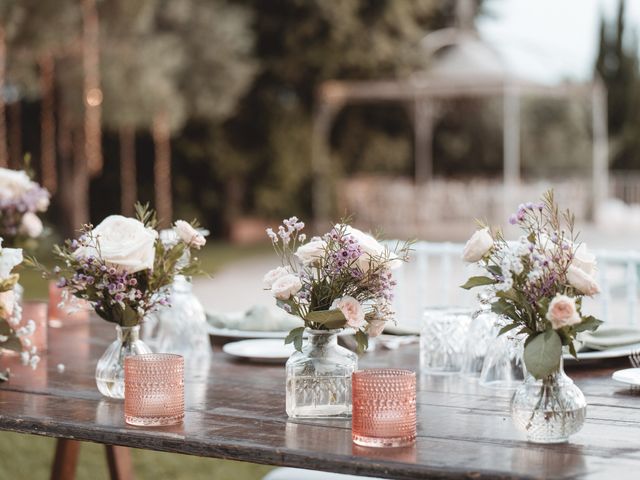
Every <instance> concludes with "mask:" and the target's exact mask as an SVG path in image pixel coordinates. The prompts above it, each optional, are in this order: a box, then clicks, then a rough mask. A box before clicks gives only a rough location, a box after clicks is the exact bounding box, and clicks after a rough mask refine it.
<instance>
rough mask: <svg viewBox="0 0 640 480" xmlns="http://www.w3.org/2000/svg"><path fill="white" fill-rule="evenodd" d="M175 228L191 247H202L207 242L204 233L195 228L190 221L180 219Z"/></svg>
mask: <svg viewBox="0 0 640 480" xmlns="http://www.w3.org/2000/svg"><path fill="white" fill-rule="evenodd" d="M175 230H176V233H177V234H178V236H179V237H180V238H181V239H182V241H183V242H184V243H186V244H187V245H189V246H190V247H193V248H197V249H200V248H202V247H204V246H205V244H206V243H207V240H206V239H205V238H204V235H202V234H201V233H200V232H198V231H197V230H196V229H195V228H193V227H192V226H191V224H190V223H189V222H185V221H184V220H178V221H177V222H176V225H175Z"/></svg>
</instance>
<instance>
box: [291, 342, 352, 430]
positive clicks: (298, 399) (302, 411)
mask: <svg viewBox="0 0 640 480" xmlns="http://www.w3.org/2000/svg"><path fill="white" fill-rule="evenodd" d="M339 332H340V330H307V334H308V337H307V340H306V343H305V345H304V346H303V347H302V352H297V351H296V352H294V353H293V354H292V355H291V357H289V360H287V366H286V369H287V387H286V388H287V414H288V415H289V417H292V418H350V417H351V375H352V374H353V372H354V371H355V370H356V368H357V365H358V357H357V356H356V354H355V353H353V352H352V351H350V350H347V349H346V348H343V347H341V346H339V345H338V333H339Z"/></svg>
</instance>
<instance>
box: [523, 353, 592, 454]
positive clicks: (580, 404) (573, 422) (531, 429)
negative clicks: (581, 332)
mask: <svg viewBox="0 0 640 480" xmlns="http://www.w3.org/2000/svg"><path fill="white" fill-rule="evenodd" d="M586 414H587V402H586V400H585V398H584V395H583V394H582V391H580V389H579V388H578V387H577V385H576V384H575V383H573V380H571V379H570V378H569V377H568V376H567V375H566V374H565V373H564V365H563V362H562V359H561V360H560V367H559V368H558V370H557V371H556V372H554V373H553V374H551V375H549V376H548V377H546V378H544V379H542V380H536V379H535V378H534V377H533V375H530V374H529V373H527V376H526V378H525V381H524V383H523V384H522V385H520V387H518V388H517V389H516V391H515V392H514V394H513V397H512V398H511V417H512V418H513V421H514V423H515V425H516V427H517V428H518V429H519V430H521V431H523V432H524V433H525V434H526V436H527V440H529V441H530V442H534V443H562V442H566V441H568V440H569V437H570V436H571V435H573V434H574V433H576V432H578V431H579V430H580V429H581V428H582V426H583V425H584V421H585V417H586Z"/></svg>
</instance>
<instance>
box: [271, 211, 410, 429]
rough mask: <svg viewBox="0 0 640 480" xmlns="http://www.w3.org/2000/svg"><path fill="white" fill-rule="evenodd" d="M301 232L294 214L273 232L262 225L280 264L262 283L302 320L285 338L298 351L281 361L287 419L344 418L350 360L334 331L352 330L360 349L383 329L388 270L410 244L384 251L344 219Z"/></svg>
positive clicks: (387, 310)
mask: <svg viewBox="0 0 640 480" xmlns="http://www.w3.org/2000/svg"><path fill="white" fill-rule="evenodd" d="M303 229H304V223H303V222H301V221H299V220H298V218H296V217H291V218H289V219H287V220H284V222H283V225H281V226H280V227H279V228H278V231H277V232H275V231H273V230H272V229H267V235H268V236H269V238H270V239H271V241H272V243H273V246H274V248H275V250H276V253H277V254H278V255H279V256H280V258H281V261H282V265H281V266H280V267H277V268H275V269H274V270H271V271H270V272H268V273H267V274H266V275H265V277H264V284H265V288H266V289H268V290H269V291H270V292H271V293H272V294H273V296H274V297H275V298H276V302H277V304H278V305H279V306H280V307H281V308H283V309H284V310H285V311H286V312H288V313H290V314H292V315H295V316H297V317H299V318H300V319H301V321H302V322H303V324H304V326H301V327H298V328H294V329H293V330H292V331H291V332H290V333H289V335H288V336H287V338H286V340H285V342H286V343H293V345H294V346H295V348H296V350H297V352H296V353H294V354H293V355H292V356H291V358H290V359H289V361H288V362H287V412H288V413H289V415H290V416H292V417H318V416H323V417H325V416H328V417H335V416H348V415H350V412H351V395H350V381H351V380H350V379H351V373H352V372H353V371H354V370H355V367H356V357H355V355H353V353H351V352H349V351H348V350H346V349H343V348H342V347H339V346H338V345H337V333H338V332H339V331H340V330H342V329H344V328H351V329H353V330H355V338H356V341H357V343H358V350H359V351H362V350H364V349H365V348H367V345H368V338H369V337H375V336H377V335H379V334H380V333H381V332H382V330H383V328H384V325H385V322H387V321H388V320H390V319H391V318H392V317H393V312H392V309H391V302H392V299H393V287H394V286H395V281H394V280H393V275H392V269H394V268H396V267H397V266H399V265H400V264H402V262H403V261H406V260H407V259H408V253H409V247H410V246H409V244H407V243H405V244H402V245H396V248H394V249H393V250H392V249H389V248H388V247H386V246H385V245H383V244H382V243H380V242H379V241H378V240H376V239H375V238H374V237H372V236H371V235H368V234H365V233H364V232H362V231H360V230H358V229H356V228H353V227H351V226H350V225H348V224H346V223H341V224H338V225H335V226H334V227H333V228H332V229H331V231H330V232H328V233H326V234H325V235H323V236H322V237H313V238H311V239H309V240H307V238H306V235H305V234H304V233H302V230H303ZM305 330H306V333H307V335H308V342H307V345H306V346H305V347H304V348H303V335H304V334H305ZM304 378H306V379H307V380H308V381H306V380H303V379H304ZM319 378H326V380H323V381H320V382H318V379H319ZM314 379H315V381H316V382H315V383H314ZM347 385H348V386H347ZM314 388H315V390H313V391H312V389H314Z"/></svg>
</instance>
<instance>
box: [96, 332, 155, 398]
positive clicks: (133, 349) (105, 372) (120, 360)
mask: <svg viewBox="0 0 640 480" xmlns="http://www.w3.org/2000/svg"><path fill="white" fill-rule="evenodd" d="M116 332H117V335H118V338H117V339H116V341H115V342H113V343H112V344H111V345H109V348H107V350H106V351H105V352H104V355H102V357H100V360H98V365H97V366H96V385H97V386H98V390H100V393H101V394H102V395H104V396H105V397H110V398H124V359H125V357H128V356H130V355H140V354H143V353H152V352H151V349H150V348H149V347H148V346H147V345H146V344H145V343H144V342H143V341H142V340H140V325H136V326H134V327H121V326H120V325H116Z"/></svg>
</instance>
